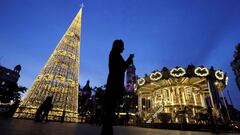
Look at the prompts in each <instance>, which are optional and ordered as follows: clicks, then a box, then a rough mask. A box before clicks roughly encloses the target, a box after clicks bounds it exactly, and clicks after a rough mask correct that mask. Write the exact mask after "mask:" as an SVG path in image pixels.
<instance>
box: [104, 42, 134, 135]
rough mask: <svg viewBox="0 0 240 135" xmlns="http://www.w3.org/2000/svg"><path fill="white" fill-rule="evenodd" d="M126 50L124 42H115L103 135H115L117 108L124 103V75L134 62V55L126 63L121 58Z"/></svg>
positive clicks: (108, 81) (110, 61)
mask: <svg viewBox="0 0 240 135" xmlns="http://www.w3.org/2000/svg"><path fill="white" fill-rule="evenodd" d="M123 50H124V43H123V41H122V40H115V41H114V42H113V46H112V50H111V52H110V54H109V63H108V68H109V74H108V78H107V85H106V91H105V94H104V99H103V127H102V132H101V135H113V127H112V126H113V120H114V116H115V108H116V107H117V105H118V104H119V103H121V102H122V100H123V99H122V98H123V93H124V90H125V88H124V74H125V71H126V69H127V68H128V66H129V65H130V64H131V63H132V62H133V57H134V55H133V54H130V56H129V57H128V59H127V60H126V61H125V60H124V59H123V57H122V56H121V53H122V52H123Z"/></svg>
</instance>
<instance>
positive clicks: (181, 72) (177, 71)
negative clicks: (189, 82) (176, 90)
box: [170, 67, 186, 77]
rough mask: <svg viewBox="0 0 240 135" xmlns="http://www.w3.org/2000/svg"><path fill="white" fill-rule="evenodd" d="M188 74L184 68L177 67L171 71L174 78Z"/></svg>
mask: <svg viewBox="0 0 240 135" xmlns="http://www.w3.org/2000/svg"><path fill="white" fill-rule="evenodd" d="M185 74H186V71H185V69H184V68H182V67H175V68H173V69H172V70H171V71H170V75H171V76H173V77H181V76H184V75H185Z"/></svg>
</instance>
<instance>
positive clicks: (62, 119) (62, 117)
mask: <svg viewBox="0 0 240 135" xmlns="http://www.w3.org/2000/svg"><path fill="white" fill-rule="evenodd" d="M65 115H66V111H65V110H64V111H63V113H62V116H61V122H64V118H65Z"/></svg>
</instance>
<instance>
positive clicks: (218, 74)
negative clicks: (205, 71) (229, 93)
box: [215, 70, 224, 80]
mask: <svg viewBox="0 0 240 135" xmlns="http://www.w3.org/2000/svg"><path fill="white" fill-rule="evenodd" d="M215 77H216V78H217V79H218V80H223V79H224V72H223V71H221V70H217V71H216V72H215Z"/></svg>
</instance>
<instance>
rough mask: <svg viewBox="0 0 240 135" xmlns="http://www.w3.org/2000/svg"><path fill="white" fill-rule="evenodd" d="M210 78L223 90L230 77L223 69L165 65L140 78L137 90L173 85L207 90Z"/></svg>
mask: <svg viewBox="0 0 240 135" xmlns="http://www.w3.org/2000/svg"><path fill="white" fill-rule="evenodd" d="M208 80H212V81H213V82H214V84H215V85H216V86H217V89H218V91H222V90H223V89H224V88H225V87H226V85H227V83H228V77H227V75H226V73H225V72H223V71H222V70H215V69H214V68H213V67H211V68H210V69H208V68H207V67H204V66H198V67H195V66H194V65H189V66H188V67H187V68H183V67H179V66H177V67H174V68H172V69H168V68H167V67H164V68H163V69H162V70H154V71H152V73H150V74H149V75H147V74H146V75H145V76H144V77H141V78H138V80H137V84H136V85H135V90H137V91H138V90H142V89H144V90H155V89H159V88H163V87H164V88H166V87H172V86H184V87H188V86H191V87H196V88H200V89H201V90H206V89H208V86H207V84H208Z"/></svg>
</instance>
